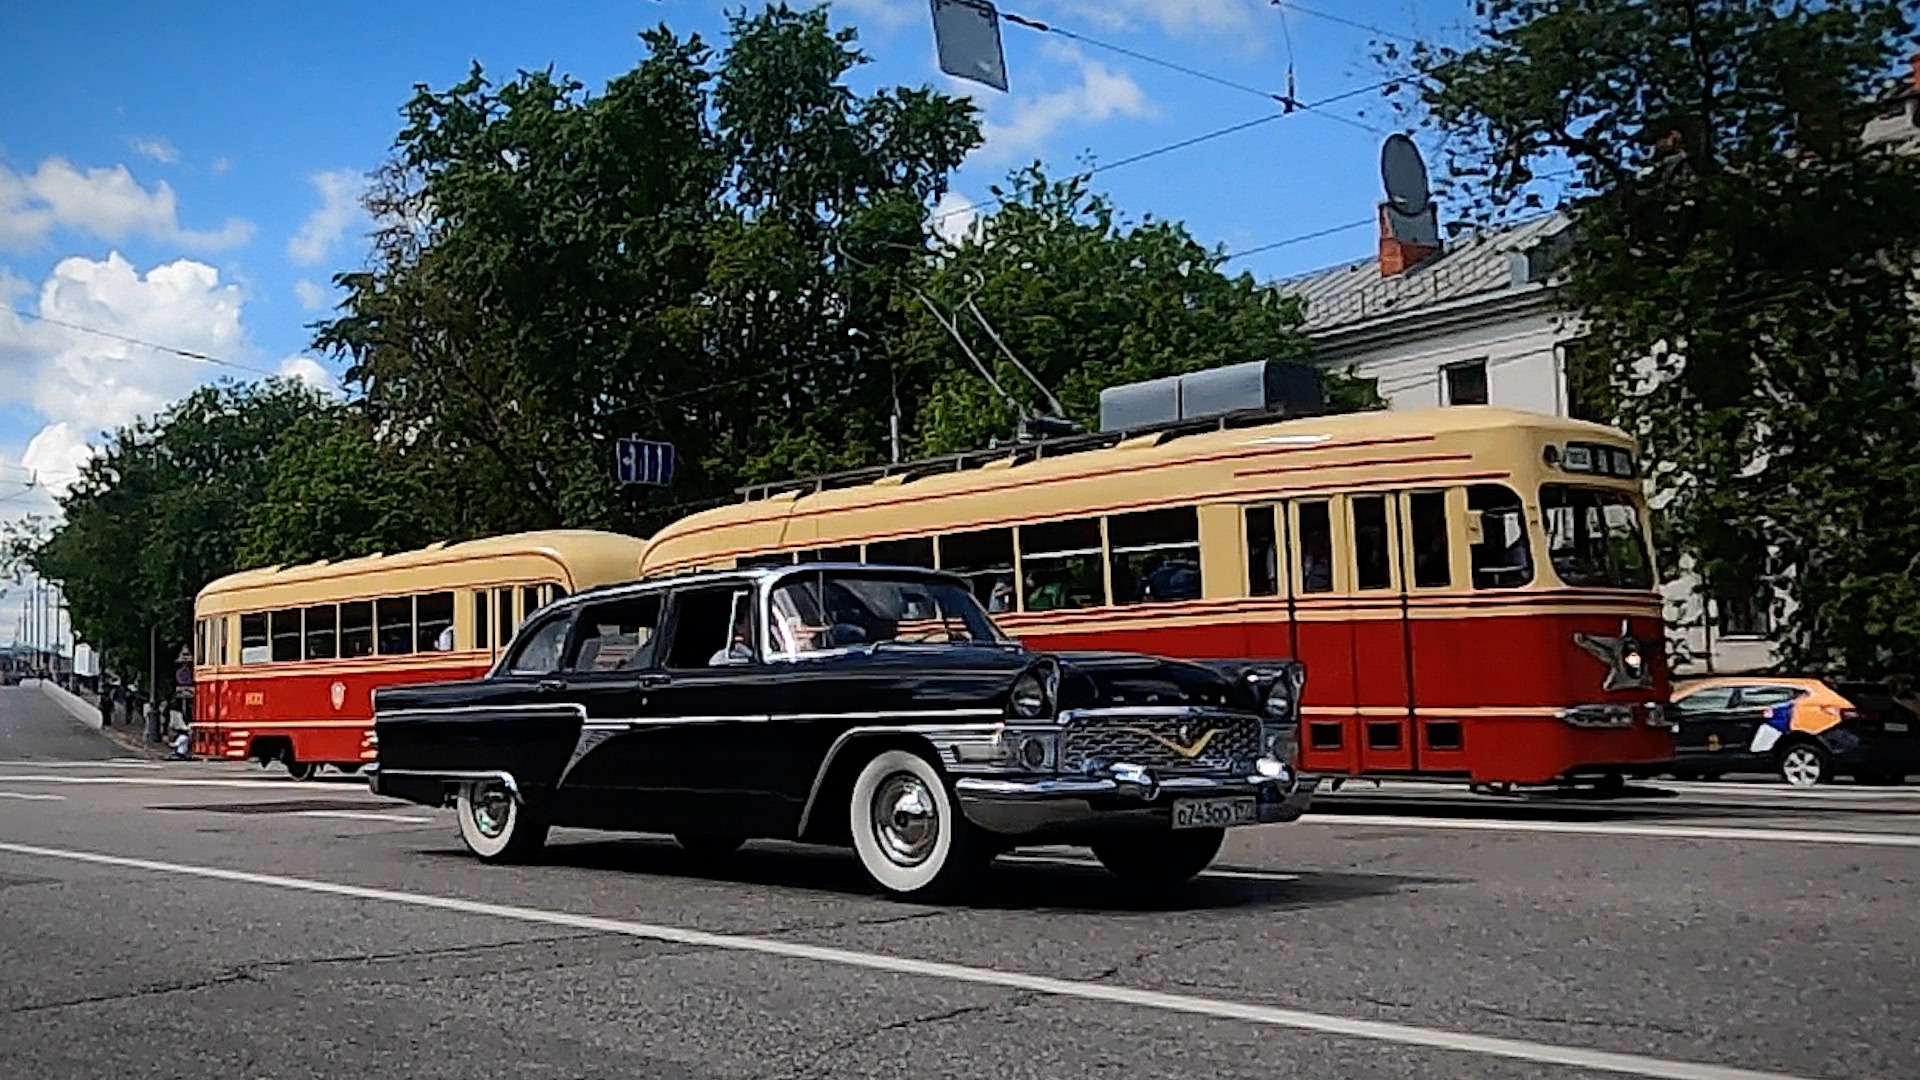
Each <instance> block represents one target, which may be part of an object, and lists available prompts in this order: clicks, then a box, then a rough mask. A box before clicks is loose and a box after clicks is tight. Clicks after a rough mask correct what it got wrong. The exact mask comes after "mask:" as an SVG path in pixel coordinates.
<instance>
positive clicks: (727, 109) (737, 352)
mask: <svg viewBox="0 0 1920 1080" xmlns="http://www.w3.org/2000/svg"><path fill="white" fill-rule="evenodd" d="M853 40H854V38H853V34H852V32H851V31H850V30H844V29H843V30H834V29H832V28H831V27H830V26H829V24H828V22H827V16H826V12H825V11H824V10H823V9H813V10H808V11H799V12H796V11H794V10H792V9H790V8H787V7H785V6H782V5H776V6H773V7H770V8H768V9H766V10H765V11H763V12H761V13H759V14H756V15H752V16H748V15H745V14H740V15H735V16H733V17H732V21H731V25H730V34H729V43H728V46H727V48H726V49H725V50H724V51H723V52H721V53H719V54H718V55H716V54H715V53H714V51H713V50H711V49H710V48H709V47H708V46H707V45H706V44H705V43H704V42H702V41H701V40H700V39H699V38H698V37H697V36H694V37H687V38H681V37H677V36H676V35H674V34H673V33H672V32H671V31H669V30H667V29H666V28H664V27H662V28H659V29H656V30H652V31H649V32H647V33H645V34H643V35H642V41H643V43H644V45H645V49H646V52H645V55H644V57H643V58H642V59H641V61H640V62H639V64H638V65H637V66H636V67H635V68H634V69H633V70H632V71H630V72H628V73H626V74H624V75H622V76H620V77H618V78H616V79H614V80H613V81H612V82H610V83H609V84H608V85H607V87H606V88H605V90H604V92H602V93H600V94H598V95H594V94H590V93H588V92H587V91H586V90H585V88H584V87H583V86H581V85H580V84H579V83H577V82H574V81H571V80H566V79H559V78H555V77H554V76H553V75H552V73H551V72H538V73H531V74H522V75H520V76H519V77H517V78H516V79H514V80H513V81H511V82H509V83H506V84H504V85H502V86H497V87H496V86H495V85H493V84H492V83H490V82H489V81H488V80H487V79H486V78H485V76H484V75H483V74H482V73H481V72H480V71H479V70H478V69H477V68H476V69H475V70H474V72H473V73H472V75H471V76H470V77H469V78H468V79H467V80H466V81H464V82H462V83H461V84H459V85H457V86H454V87H452V88H450V89H447V90H445V91H433V90H428V89H424V88H423V89H421V90H420V91H419V92H418V93H417V94H416V95H415V97H414V99H413V100H412V101H411V102H410V103H409V104H408V106H407V109H406V117H407V123H406V126H405V128H404V129H403V130H402V131H401V133H400V135H399V138H398V140H397V143H396V146H395V153H394V157H393V160H392V161H391V162H390V164H389V165H388V167H387V168H386V169H384V170H383V171H382V173H381V174H380V178H379V180H378V182H377V184H376V189H375V192H374V195H373V197H372V199H371V204H370V205H371V208H372V209H373V210H374V211H375V213H376V216H377V217H378V219H379V221H380V222H381V225H382V228H381V231H380V233H379V235H378V238H377V250H376V258H375V260H374V265H373V268H372V269H370V270H367V271H364V272H359V273H353V274H347V275H343V276H342V277H341V278H340V279H339V281H340V283H341V284H342V285H344V286H345V288H346V289H347V293H348V295H347V298H346V301H345V303H344V312H343V314H342V315H341V317H340V318H338V319H336V320H333V321H332V322H330V323H327V324H325V325H324V326H322V327H321V329H320V331H319V335H318V339H317V340H318V344H319V345H320V346H322V347H323V348H327V349H330V350H332V351H334V352H335V353H336V354H338V355H341V356H344V357H346V358H348V360H349V361H350V364H351V367H350V369H349V371H348V374H347V377H348V380H349V382H350V383H351V384H353V385H355V386H357V387H358V388H359V389H360V390H361V392H363V393H364V395H365V398H366V402H367V405H368V407H369V410H370V414H371V415H372V416H373V417H374V419H375V421H376V423H378V424H379V425H380V429H381V430H383V431H385V432H388V433H389V434H390V435H392V437H396V438H398V437H401V436H400V433H404V438H405V440H406V445H407V446H408V448H409V450H410V452H412V453H414V454H417V455H419V456H421V457H422V458H426V459H431V460H432V461H433V462H434V469H435V471H436V472H437V473H438V474H440V475H443V476H445V477H446V478H447V479H448V482H449V484H450V486H451V488H452V489H453V490H457V491H460V492H462V494H463V502H464V505H465V509H466V512H467V514H468V515H469V520H470V523H471V524H472V525H473V526H474V528H476V529H478V530H482V531H500V530H508V529H516V528H526V527H539V526H553V525H559V524H568V525H595V526H604V527H616V528H632V527H634V526H635V525H636V524H645V523H647V522H649V521H651V520H654V519H657V518H658V517H659V516H660V515H661V514H663V513H665V512H667V509H668V508H667V507H665V506H662V505H661V504H660V503H659V502H655V503H652V504H649V503H646V502H642V501H639V500H641V499H644V498H646V497H645V496H640V495H636V494H633V493H627V492H622V491H620V490H619V489H618V488H616V486H615V484H614V483H613V477H612V471H613V442H614V440H615V439H617V438H619V437H621V436H625V435H641V436H646V437H650V438H656V439H664V440H666V441H669V442H672V443H673V444H675V446H676V447H677V448H678V450H679V454H680V462H681V467H680V472H679V475H678V477H677V480H676V490H675V491H674V492H673V493H672V494H671V495H669V496H664V497H656V498H662V499H666V500H670V501H671V502H672V503H674V504H682V503H684V502H686V501H687V500H688V499H698V498H702V497H708V496H717V495H723V494H724V493H726V492H727V491H729V490H730V489H731V487H732V486H733V485H734V484H735V483H737V482H738V481H739V479H741V478H743V477H755V476H776V475H785V474H787V473H789V472H792V471H795V470H800V469H812V468H827V467H833V466H835V465H838V464H848V463H853V462H857V461H862V460H868V459H871V458H872V457H874V456H876V455H877V454H879V453H880V452H881V448H882V447H883V446H884V444H885V438H886V426H885V420H886V410H885V401H886V397H887V395H888V393H889V392H890V391H891V384H890V382H889V381H888V380H887V379H886V378H883V377H880V376H878V375H877V374H876V372H875V370H874V369H873V367H872V366H871V365H870V364H869V363H868V362H867V360H868V359H869V358H870V357H871V352H870V351H867V352H863V350H862V348H861V344H860V343H861V342H862V341H873V340H879V339H882V338H884V337H886V336H887V335H888V334H890V333H891V328H892V326H893V324H894V323H895V322H896V321H897V315H896V314H895V311H894V308H893V307H892V305H891V304H890V303H889V298H888V292H887V280H888V277H887V274H886V273H885V272H884V271H876V270H875V269H874V268H875V267H886V266H898V265H901V264H903V263H905V262H906V261H908V260H909V259H910V258H911V252H912V251H913V249H914V248H916V247H917V246H918V243H919V240H920V238H921V236H922V235H923V232H924V224H923V223H924V221H925V218H926V207H927V206H928V205H929V204H931V203H932V202H933V201H934V200H936V199H937V198H938V197H939V195H940V194H941V192H942V191H944V189H945V184H946V182H947V177H948V175H949V174H950V173H951V172H952V170H953V169H954V168H955V167H956V166H958V164H959V163H960V161H961V160H962V159H963V158H964V156H965V155H966V153H967V152H968V151H969V150H970V149H972V148H973V147H974V146H976V145H978V143H979V140H980V134H979V127H978V123H977V121H976V120H975V118H974V110H973V107H972V106H971V104H969V103H968V102H966V101H964V100H961V99H957V98H952V97H947V96H944V95H940V94H937V93H934V92H932V91H928V90H916V89H906V88H892V89H883V90H880V91H876V92H874V93H871V94H867V95H865V96H862V95H858V94H855V93H854V92H853V91H851V90H850V89H848V87H847V86H846V83H845V79H846V76H847V75H848V74H849V73H850V72H851V71H852V70H853V69H854V68H855V67H856V66H858V65H859V64H861V63H863V62H864V58H863V57H862V56H861V54H860V53H859V52H858V51H857V50H856V49H855V48H854V47H853ZM901 246H904V247H905V248H906V251H905V252H902V251H900V250H898V248H900V247H901Z"/></svg>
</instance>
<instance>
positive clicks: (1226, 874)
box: [1000, 851, 1300, 882]
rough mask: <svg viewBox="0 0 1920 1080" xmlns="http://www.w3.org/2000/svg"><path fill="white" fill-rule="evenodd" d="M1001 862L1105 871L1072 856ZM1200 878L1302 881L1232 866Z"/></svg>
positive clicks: (1011, 857) (1020, 855)
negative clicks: (1092, 868) (1080, 867)
mask: <svg viewBox="0 0 1920 1080" xmlns="http://www.w3.org/2000/svg"><path fill="white" fill-rule="evenodd" d="M1000 861H1001V862H1013V863H1025V864H1028V865H1038V866H1091V867H1096V868H1100V869H1105V868H1104V867H1101V866H1100V860H1098V859H1076V858H1074V857H1073V856H1071V855H1029V854H1026V853H1024V852H1018V851H1016V852H1013V853H1011V854H1008V855H1002V856H1000ZM1200 876H1201V877H1206V878H1221V879H1223V880H1227V881H1280V882H1286V881H1299V880H1300V875H1299V874H1284V873H1281V872H1280V871H1278V870H1236V869H1234V868H1232V867H1230V866H1221V867H1215V868H1213V869H1210V870H1203V871H1201V872H1200Z"/></svg>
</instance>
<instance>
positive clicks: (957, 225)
mask: <svg viewBox="0 0 1920 1080" xmlns="http://www.w3.org/2000/svg"><path fill="white" fill-rule="evenodd" d="M979 224H980V207H979V206H977V205H975V204H974V201H973V200H972V199H969V198H967V197H966V196H965V195H962V194H960V193H959V192H957V191H949V192H947V193H946V194H944V195H942V196H940V201H939V202H937V203H935V204H934V205H933V231H934V234H935V235H936V236H938V237H940V239H942V240H944V241H946V242H947V243H949V244H954V245H958V244H959V243H960V242H961V241H962V240H965V239H966V238H967V234H968V233H970V232H972V231H973V230H974V228H975V227H976V226H977V225H979Z"/></svg>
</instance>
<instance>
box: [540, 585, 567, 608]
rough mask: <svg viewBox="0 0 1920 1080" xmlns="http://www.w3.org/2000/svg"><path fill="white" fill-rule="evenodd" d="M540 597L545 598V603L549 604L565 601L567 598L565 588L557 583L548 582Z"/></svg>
mask: <svg viewBox="0 0 1920 1080" xmlns="http://www.w3.org/2000/svg"><path fill="white" fill-rule="evenodd" d="M541 595H543V596H545V597H546V601H547V603H549V604H551V603H554V602H555V601H558V600H565V599H566V598H567V587H566V586H565V585H562V584H560V583H559V582H557V581H549V582H547V585H546V590H545V592H543V593H542V594H541Z"/></svg>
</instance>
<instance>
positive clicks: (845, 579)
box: [768, 570, 1008, 656]
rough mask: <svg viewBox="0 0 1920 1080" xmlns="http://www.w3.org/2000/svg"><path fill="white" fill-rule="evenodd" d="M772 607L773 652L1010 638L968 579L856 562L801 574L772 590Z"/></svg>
mask: <svg viewBox="0 0 1920 1080" xmlns="http://www.w3.org/2000/svg"><path fill="white" fill-rule="evenodd" d="M770 613H771V615H772V618H771V619H770V620H769V626H768V630H769V633H770V634H771V636H772V644H773V653H774V655H787V656H792V655H795V654H797V653H804V652H818V651H821V650H825V649H841V648H850V647H853V646H864V645H879V644H883V643H901V644H929V645H1001V644H1006V643H1007V642H1008V638H1007V637H1006V635H1005V634H1003V633H1001V632H1000V628H999V627H997V626H995V625H994V623H993V620H992V619H991V618H990V617H988V615H987V613H986V611H985V610H983V609H982V608H981V607H980V602H979V601H978V600H975V599H974V597H973V594H972V593H971V592H969V591H968V590H967V588H966V586H965V585H963V584H961V583H959V582H952V581H947V580H944V579H942V578H936V577H920V576H918V575H905V574H887V573H884V572H873V573H869V572H863V571H851V570H847V571H836V570H820V571H814V572H811V573H800V574H795V575H793V576H790V577H787V578H786V579H784V580H783V581H782V582H781V584H780V585H779V586H778V587H776V588H775V589H774V590H773V598H772V603H771V605H770Z"/></svg>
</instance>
